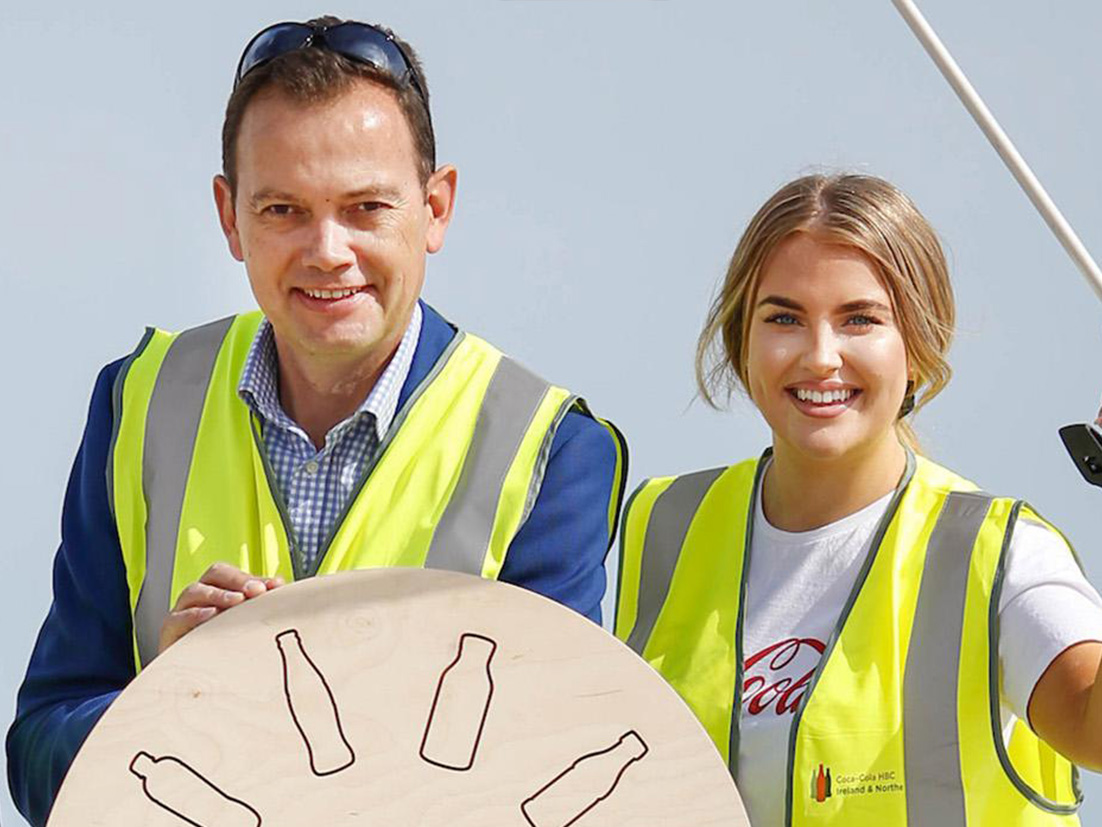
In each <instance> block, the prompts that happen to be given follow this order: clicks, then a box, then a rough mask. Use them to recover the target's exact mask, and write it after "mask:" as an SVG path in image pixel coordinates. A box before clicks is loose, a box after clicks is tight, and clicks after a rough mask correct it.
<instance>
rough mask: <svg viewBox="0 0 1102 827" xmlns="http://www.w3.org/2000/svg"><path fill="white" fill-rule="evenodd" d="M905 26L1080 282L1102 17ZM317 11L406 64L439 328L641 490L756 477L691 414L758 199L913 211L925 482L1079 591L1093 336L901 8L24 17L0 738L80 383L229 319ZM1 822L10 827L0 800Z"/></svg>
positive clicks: (4, 334) (42, 600) (1085, 536)
mask: <svg viewBox="0 0 1102 827" xmlns="http://www.w3.org/2000/svg"><path fill="white" fill-rule="evenodd" d="M921 5H922V7H923V9H924V10H925V11H926V13H927V16H928V17H929V18H930V20H931V22H932V23H933V24H934V26H935V27H936V28H937V29H938V30H939V32H940V33H941V35H942V37H943V39H944V40H945V41H946V43H947V44H948V46H949V47H950V48H951V49H952V50H953V51H954V53H955V54H956V56H957V59H958V60H959V62H960V63H961V64H962V66H963V67H964V69H965V71H966V72H968V74H969V75H970V77H971V78H972V80H973V82H974V83H975V85H976V86H977V87H978V88H979V90H980V91H981V93H982V94H983V95H984V96H985V97H986V99H987V101H988V103H989V105H990V106H991V108H992V109H993V110H994V112H995V114H996V115H997V116H998V117H999V118H1000V120H1001V121H1002V123H1003V125H1004V126H1005V127H1006V129H1007V131H1008V132H1009V133H1010V134H1011V136H1012V137H1013V138H1014V139H1015V141H1016V142H1017V143H1018V145H1019V147H1020V149H1021V150H1022V151H1023V153H1024V154H1025V155H1026V157H1027V158H1028V159H1029V160H1030V162H1031V163H1032V164H1033V166H1034V168H1035V170H1036V172H1037V173H1038V175H1039V176H1040V177H1041V179H1042V180H1043V181H1044V182H1045V183H1046V185H1047V186H1048V188H1049V190H1050V192H1051V193H1052V195H1053V196H1054V198H1055V199H1056V200H1057V202H1058V203H1059V204H1060V205H1061V207H1062V208H1063V210H1064V212H1065V214H1066V215H1067V216H1068V218H1069V219H1070V220H1071V221H1072V223H1073V224H1074V225H1075V226H1076V228H1077V229H1078V231H1079V233H1080V235H1081V236H1082V237H1083V240H1084V241H1085V243H1086V244H1087V246H1088V247H1090V248H1091V249H1093V250H1095V251H1096V252H1098V253H1099V254H1100V255H1102V187H1100V186H1099V183H1100V181H1099V179H1100V177H1102V176H1100V172H1099V168H1098V166H1097V164H1096V153H1097V147H1098V144H1099V136H1100V135H1102V117H1100V115H1099V114H1098V113H1099V107H1098V101H1099V100H1100V99H1102V95H1100V91H1102V90H1100V84H1102V52H1100V51H1099V49H1098V48H1097V33H1098V32H1099V31H1100V30H1102V6H1099V5H1098V4H1097V3H1089V2H1086V0H1065V2H1062V3H1054V4H1036V3H1026V2H1023V1H1022V0H969V2H967V3H962V2H959V0H924V2H922V3H921ZM327 11H331V12H333V13H336V14H341V15H344V16H350V17H359V18H363V19H369V20H377V21H380V22H384V23H387V24H389V25H391V26H392V27H394V28H395V29H396V30H397V31H398V32H400V33H401V34H402V35H403V36H405V37H406V38H407V39H409V40H410V41H412V42H413V44H414V45H415V46H416V47H417V48H418V49H419V50H420V52H421V54H422V56H423V58H424V62H425V65H426V68H427V71H428V78H429V83H430V86H431V89H432V93H433V100H434V116H435V123H436V128H437V133H438V136H439V155H440V158H441V159H442V160H446V161H449V162H452V163H455V164H456V165H457V166H458V168H459V171H460V188H459V205H458V213H457V216H456V219H455V222H454V224H453V225H452V228H451V231H450V234H449V238H448V242H447V246H446V248H445V250H444V251H443V252H442V253H441V254H439V255H437V256H436V257H434V258H433V259H432V260H431V261H430V264H429V276H428V284H427V289H426V295H427V297H428V299H429V300H430V301H431V302H433V303H434V304H435V305H436V306H437V307H438V308H439V309H440V310H441V311H442V312H444V313H445V315H447V316H449V317H450V318H452V319H453V320H455V321H457V322H459V323H460V324H461V325H463V326H464V327H467V328H469V329H471V330H474V331H477V332H479V333H480V334H482V335H484V336H486V337H487V338H489V339H491V340H492V341H494V342H495V343H497V344H498V345H500V346H501V347H503V348H504V349H506V350H507V351H510V352H512V353H513V354H514V355H516V356H517V357H518V358H520V359H521V360H523V361H525V362H527V363H528V364H530V365H531V366H532V367H534V368H536V369H537V370H539V372H540V373H542V374H544V375H545V376H547V377H549V378H551V379H553V380H555V381H559V382H562V383H564V384H568V385H569V386H570V387H571V388H573V389H576V390H577V391H579V392H580V393H582V394H583V395H585V396H587V397H588V398H589V400H590V402H591V403H592V405H593V407H594V408H595V409H596V410H597V411H599V412H600V413H602V414H603V415H606V416H608V417H610V418H612V419H614V420H615V421H616V422H617V423H618V424H619V425H620V426H621V427H622V429H623V430H624V431H625V432H626V433H627V435H628V437H629V439H630V441H631V445H632V458H631V459H632V467H631V484H632V485H634V484H635V482H637V481H638V480H639V479H640V478H642V477H643V476H651V475H656V474H669V473H677V472H681V471H685V470H689V469H692V468H697V467H704V466H710V465H716V464H719V463H722V462H728V461H733V460H736V459H739V458H742V457H744V456H748V455H752V454H756V453H757V452H758V451H759V450H760V449H761V448H762V447H763V446H764V445H765V444H766V441H767V437H768V433H767V431H766V429H765V427H764V425H763V424H762V423H761V422H760V420H759V419H758V417H757V415H756V414H755V413H754V412H753V411H752V410H751V409H750V408H749V407H748V406H747V404H746V403H736V405H735V409H734V410H733V411H732V412H730V413H715V412H712V411H710V410H708V409H707V408H706V407H705V406H703V405H702V404H700V403H699V402H695V403H694V402H693V395H694V386H693V381H692V356H693V348H694V344H695V341H696V336H697V332H698V329H699V326H700V324H701V322H702V320H703V317H704V314H705V311H706V307H707V304H708V301H709V298H710V296H711V295H712V291H713V289H714V286H715V283H716V280H717V279H718V278H719V277H720V275H721V274H722V272H723V268H724V265H725V262H726V259H727V258H728V256H729V255H730V252H731V250H732V248H733V246H734V244H735V241H736V239H737V237H738V234H739V232H740V230H741V228H742V227H743V225H744V224H745V222H746V221H747V219H748V218H749V216H750V215H751V214H752V212H753V211H754V210H755V209H756V207H757V206H758V205H759V204H760V202H761V201H762V200H763V199H764V198H765V197H767V196H768V195H769V194H770V193H771V192H772V191H773V189H774V188H775V187H776V186H777V185H778V184H780V183H781V182H783V181H785V180H787V179H789V178H791V177H793V176H795V175H797V174H799V173H802V172H805V171H807V170H812V169H818V168H820V167H824V166H825V167H827V168H830V169H835V168H840V167H841V168H849V169H857V170H862V171H868V172H872V173H875V174H879V175H882V176H884V177H887V178H889V179H891V180H892V181H894V182H895V183H897V184H898V185H900V186H901V187H902V188H903V189H904V190H906V191H907V192H908V193H910V195H911V196H912V197H913V198H914V199H915V201H916V202H917V203H918V205H919V206H920V208H922V209H923V210H924V212H925V213H926V215H927V216H928V217H929V218H930V220H931V221H932V222H933V224H934V225H935V226H936V227H937V228H938V230H939V232H940V234H941V237H942V239H943V240H944V242H945V244H946V246H947V248H948V249H949V251H950V254H951V263H952V266H953V272H954V277H955V286H956V291H957V297H958V302H959V316H960V326H959V334H958V338H957V342H956V345H955V347H954V350H953V354H952V361H953V365H954V367H955V370H956V377H955V379H954V381H953V383H952V384H951V385H950V386H949V388H948V390H947V391H946V392H945V393H944V394H943V396H942V397H941V398H940V399H938V400H937V401H936V402H935V403H934V404H933V405H932V406H931V408H929V409H927V410H926V411H924V412H923V413H922V414H921V415H920V416H919V418H918V423H917V424H918V427H919V430H920V433H921V434H922V436H923V437H924V439H925V443H926V446H927V448H928V451H929V453H930V454H931V455H932V456H933V457H934V458H935V459H938V460H940V461H942V462H944V463H946V464H948V465H950V466H952V467H953V468H955V469H956V470H958V471H960V472H961V473H964V474H966V475H967V476H970V477H972V478H974V479H975V480H977V481H978V482H979V483H981V484H982V485H983V486H984V487H986V488H988V489H989V490H992V491H994V492H999V493H1011V494H1016V495H1018V496H1023V497H1026V498H1028V499H1029V500H1030V501H1031V502H1033V503H1034V504H1035V505H1036V507H1037V508H1038V509H1039V510H1040V511H1041V512H1042V513H1044V514H1045V515H1047V516H1048V517H1049V518H1050V519H1051V520H1053V521H1054V522H1056V523H1057V524H1058V525H1060V526H1061V527H1062V528H1064V529H1065V530H1066V532H1067V533H1068V534H1069V535H1070V536H1071V538H1072V539H1073V540H1074V541H1075V543H1076V544H1077V546H1078V548H1079V550H1080V552H1081V555H1082V557H1083V560H1084V563H1085V565H1086V567H1087V569H1088V571H1089V573H1090V574H1091V575H1092V576H1093V577H1094V579H1095V580H1096V582H1097V581H1098V580H1099V578H1102V536H1100V532H1099V531H1098V524H1099V516H1100V515H1102V508H1100V505H1102V491H1099V490H1097V489H1091V488H1089V487H1088V486H1086V485H1085V484H1084V483H1083V482H1082V481H1081V480H1080V479H1079V477H1078V476H1077V474H1076V472H1075V469H1074V468H1073V466H1072V465H1071V463H1070V462H1069V461H1068V459H1067V457H1066V456H1065V455H1064V453H1063V449H1062V447H1061V445H1060V443H1059V441H1058V438H1057V435H1056V430H1057V428H1058V427H1059V426H1060V425H1063V424H1065V423H1067V422H1071V421H1077V420H1083V419H1086V418H1088V417H1090V416H1092V415H1093V412H1094V411H1095V410H1096V409H1097V405H1098V399H1099V396H1100V394H1102V371H1100V370H1099V369H1098V367H1097V365H1098V363H1099V354H1100V351H1102V348H1100V345H1102V342H1100V335H1099V334H1100V332H1102V306H1100V305H1099V303H1098V302H1097V301H1096V299H1095V297H1094V295H1093V294H1092V293H1091V291H1090V289H1089V288H1088V287H1087V285H1086V284H1085V283H1084V282H1082V280H1081V279H1080V277H1079V275H1078V273H1077V271H1076V270H1075V269H1074V268H1073V266H1072V264H1071V263H1070V261H1069V260H1068V259H1067V258H1066V256H1065V255H1064V253H1063V251H1062V250H1061V248H1060V247H1059V246H1058V244H1057V243H1056V241H1055V240H1054V239H1053V238H1052V237H1051V236H1050V234H1049V232H1048V230H1047V228H1046V227H1045V226H1044V224H1043V223H1042V221H1041V219H1040V218H1039V217H1038V216H1037V215H1036V214H1035V213H1034V211H1033V208H1032V207H1031V206H1030V205H1029V203H1028V201H1027V200H1026V198H1025V196H1024V195H1022V194H1021V192H1020V191H1019V190H1018V188H1017V185H1016V184H1015V183H1014V182H1013V180H1012V179H1011V177H1010V176H1009V174H1008V173H1007V172H1006V171H1005V170H1004V169H1003V167H1002V165H1001V162H1000V161H999V160H998V158H997V157H996V155H995V154H994V152H993V151H992V150H991V149H990V147H989V146H988V145H987V143H986V141H985V140H984V139H983V137H982V136H981V134H980V133H979V131H978V130H977V129H976V127H975V126H974V125H973V124H972V122H971V120H970V119H969V117H968V116H967V114H966V113H965V112H964V110H963V109H962V108H961V106H960V105H959V103H958V102H957V101H956V99H955V98H954V97H953V96H952V94H951V92H950V91H949V89H948V87H947V86H946V85H945V83H944V81H943V80H942V78H941V77H940V75H938V74H937V72H936V70H935V69H934V68H933V66H932V64H930V62H929V60H928V58H927V57H926V55H925V53H923V52H922V50H921V48H920V47H919V45H918V44H917V42H915V41H914V39H913V38H912V35H911V34H910V32H909V30H908V29H907V28H906V26H905V25H904V24H903V22H902V21H901V20H900V19H899V18H898V16H897V14H896V12H895V10H894V8H893V7H892V5H891V2H890V0H850V1H849V2H845V3H824V2H821V0H786V1H785V2H781V0H773V1H772V2H761V3H745V2H719V0H714V2H689V0H667V2H631V0H589V2H574V1H573V0H447V1H444V0H442V1H441V2H435V3H427V2H412V1H411V0H406V1H405V2H374V3H371V4H355V3H334V4H332V5H330V6H329V7H327V8H321V7H317V6H313V5H309V4H305V3H301V2H282V1H281V0H276V2H272V0H268V2H264V3H260V2H255V1H254V0H244V1H243V2H237V3H232V4H229V3H218V4H215V3H211V2H204V0H197V2H194V3H191V4H189V5H188V6H187V7H186V8H185V7H172V8H171V10H169V7H165V6H161V5H159V4H153V3H138V2H122V1H119V2H113V3H106V4H87V3H76V2H72V0H63V2H59V3H53V4H47V5H46V6H45V7H44V6H42V5H40V4H30V3H23V4H18V5H17V6H16V7H15V8H11V9H7V10H6V11H5V14H4V19H3V21H2V22H0V34H2V36H3V41H4V44H5V45H4V48H3V50H0V76H2V77H3V78H4V79H5V80H4V82H3V84H0V111H2V112H3V113H4V115H3V120H2V121H0V124H2V126H0V147H2V150H3V151H2V152H0V181H3V197H2V198H0V285H2V287H3V290H4V295H5V305H4V306H5V307H6V308H7V309H8V312H7V315H8V320H7V323H6V324H5V325H3V327H2V328H0V348H2V352H4V353H6V354H8V355H9V356H8V360H7V364H8V368H9V370H10V373H9V378H8V382H7V387H8V391H7V392H6V394H5V402H6V404H4V405H3V406H0V433H4V434H5V435H6V436H7V443H8V446H9V447H8V460H7V462H5V463H4V464H3V466H2V468H0V502H2V503H3V512H2V516H3V523H4V525H5V528H6V530H7V532H8V537H9V540H8V552H7V555H6V557H7V560H6V565H5V567H4V572H5V574H4V577H3V579H2V581H0V590H2V594H0V607H2V608H0V612H2V615H0V628H2V629H3V632H2V634H0V722H3V724H4V726H5V727H6V726H7V723H8V721H10V717H11V714H12V711H13V709H14V694H15V690H16V687H17V685H18V682H19V680H20V678H21V676H22V673H23V669H24V666H25V663H26V659H27V656H28V654H29V651H30V648H31V646H32V645H33V641H34V636H35V634H36V630H37V628H38V626H39V624H40V623H41V621H42V618H43V616H44V614H45V611H46V609H47V606H48V603H49V596H50V565H51V560H52V556H53V552H54V549H55V547H56V544H57V539H58V515H59V511H60V503H61V497H62V493H63V488H64V484H65V480H66V477H67V474H68V468H69V465H70V463H71V461H72V457H73V454H74V452H75V450H76V446H77V442H78V439H79V435H80V429H81V426H82V423H83V418H84V412H85V409H86V406H87V402H88V397H89V393H90V390H91V387H92V382H93V379H94V376H95V373H96V371H97V369H98V368H99V367H100V366H101V365H102V364H104V363H106V362H108V361H110V360H112V359H114V358H116V357H118V356H120V355H123V354H125V353H126V352H128V351H129V349H130V348H131V347H132V346H133V345H134V343H136V342H137V340H138V338H139V336H140V335H141V332H142V329H143V327H144V326H145V325H147V324H154V325H157V326H160V327H165V328H170V329H171V328H181V327H184V326H188V325H192V324H196V323H199V322H202V321H205V320H207V319H210V318H214V317H217V316H222V315H226V314H227V313H230V312H232V311H235V310H238V309H241V308H247V307H249V306H250V303H251V297H250V295H249V293H248V290H247V288H246V285H245V279H244V273H243V271H242V269H241V268H240V266H239V265H238V264H237V263H236V262H234V261H233V260H232V259H231V258H230V257H229V255H228V254H227V253H226V251H225V248H224V244H223V241H222V238H221V235H220V232H219V230H218V227H217V223H216V221H215V216H214V211H213V208H212V205H211V197H210V177H211V175H212V174H213V173H214V172H215V171H216V170H217V168H218V164H219V129H220V124H221V114H222V108H223V106H224V103H225V98H226V95H227V94H228V92H229V86H230V80H231V76H232V72H233V68H234V66H235V63H236V60H237V57H238V53H239V50H240V48H241V47H242V46H243V45H244V43H245V41H246V40H247V39H248V38H249V37H250V36H251V35H252V34H253V33H254V32H255V31H256V30H257V29H259V28H261V27H262V26H263V25H266V24H268V23H271V22H274V21H276V20H281V19H304V18H307V17H310V16H312V15H314V14H317V13H321V12H327ZM2 764H3V759H2V758H0V766H2ZM1085 786H1086V790H1087V794H1088V803H1087V805H1086V809H1085V810H1084V821H1085V822H1086V823H1091V822H1092V821H1097V820H1102V781H1100V779H1099V778H1098V777H1096V776H1091V777H1088V778H1087V780H1086V785H1085ZM1092 794H1093V795H1092ZM1092 814H1099V815H1092ZM0 822H3V823H4V824H14V823H18V822H17V819H16V816H15V812H14V810H13V808H12V807H11V804H10V801H9V799H8V795H7V790H6V785H5V787H4V789H3V792H0Z"/></svg>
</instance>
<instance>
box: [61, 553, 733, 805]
mask: <svg viewBox="0 0 1102 827" xmlns="http://www.w3.org/2000/svg"><path fill="white" fill-rule="evenodd" d="M748 823H749V822H748V821H747V820H746V816H745V812H744V810H743V807H742V804H741V802H740V800H739V797H738V793H737V791H736V789H735V786H734V783H733V782H732V780H731V778H730V775H729V774H728V772H727V769H726V767H725V766H724V762H723V760H722V758H721V757H720V756H719V754H718V753H717V752H716V750H715V748H714V747H713V745H712V743H711V741H710V740H709V738H708V736H707V735H706V733H705V732H704V730H703V728H702V727H701V726H700V724H699V723H698V722H697V721H696V719H695V718H694V717H693V715H692V713H691V712H690V711H689V709H688V707H686V706H685V705H684V704H683V703H682V702H681V700H680V699H679V698H678V697H677V695H676V694H675V693H674V692H673V690H671V689H670V688H669V686H667V685H666V683H665V682H664V681H663V680H662V679H661V678H660V677H659V676H658V675H657V674H656V673H655V672H654V671H653V670H652V669H651V668H650V667H649V666H647V664H645V663H644V662H643V661H642V660H640V659H639V658H637V657H636V656H635V655H634V654H633V653H632V652H631V651H630V650H629V649H627V647H625V646H623V645H622V644H621V643H620V642H619V641H617V640H616V639H614V638H613V637H612V636H610V635H608V634H607V633H606V632H604V631H603V630H601V629H600V628H598V627H597V626H596V625H594V624H592V623H590V622H589V621H588V620H586V619H584V618H582V617H580V616H578V615H576V614H575V613H573V612H571V611H569V610H567V609H564V608H563V607H561V606H559V605H557V604H555V603H553V602H551V601H550V600H546V599H544V598H542V597H539V596H538V595H535V594H532V593H530V592H527V591H524V590H523V589H519V588H515V587H513V586H508V585H504V584H501V583H495V582H491V581H487V580H482V579H480V578H476V577H470V576H466V575H460V574H452V573H449V572H441V571H426V570H420V569H377V570H372V571H360V572H351V573H346V574H340V575H332V576H328V577H319V578H313V579H310V580H306V581H303V582H300V583H295V584H292V585H289V586H285V587H283V588H280V589H277V590H275V591H273V592H270V593H268V594H266V595H264V596H262V597H260V598H257V599H254V600H251V601H249V602H248V603H245V604H243V605H241V606H238V607H236V608H234V609H231V610H230V611H227V612H225V613H224V614H222V615H220V616H218V617H216V618H214V619H213V620H211V621H209V622H208V623H206V624H205V625H203V626H201V627H199V628H198V629H196V630H195V631H194V632H192V633H191V634H189V635H187V636H186V637H185V638H183V639H182V640H180V641H179V642H178V643H177V644H175V645H174V646H173V647H172V648H171V649H169V650H168V651H167V652H166V653H164V654H163V655H162V656H161V657H159V658H158V659H157V660H156V661H154V663H153V664H152V665H151V666H150V667H149V668H148V669H146V670H144V671H143V672H142V673H141V674H140V675H139V676H138V678H137V679H136V680H135V681H134V682H133V683H132V684H131V685H130V686H129V687H128V688H127V689H126V691H125V692H123V693H122V694H121V695H120V696H119V697H118V699H117V700H116V701H115V702H114V703H113V704H112V705H111V707H110V708H109V709H108V711H107V713H106V714H105V715H104V716H103V719H102V720H101V721H100V723H99V724H98V725H97V726H96V728H95V729H94V730H93V732H92V734H91V735H90V736H89V738H88V740H87V742H86V743H85V745H84V747H83V748H82V750H81V752H80V754H79V755H78V756H77V758H76V761H75V762H74V763H73V766H72V768H71V770H70V772H69V774H68V776H67V777H66V779H65V783H64V784H63V786H62V788H61V791H60V793H59V795H58V798H57V802H56V804H55V806H54V810H53V813H52V814H51V817H50V821H49V825H50V827H77V825H80V827H94V825H110V827H130V825H133V826H134V827H138V825H142V827H182V825H188V824H192V825H198V827H290V826H291V825H295V826H296V827H298V826H299V825H304V824H326V825H334V827H338V826H339V825H345V824H347V825H355V824H363V825H368V824H372V825H374V824H395V825H418V827H445V825H447V827H513V826H514V825H515V827H525V826H526V825H528V827H567V825H575V824H576V825H578V827H613V825H616V827H631V826H632V825H639V826H640V827H642V825H647V826H648V827H660V825H671V827H672V825H677V826H678V827H683V825H686V824H692V825H695V826H696V827H704V826H705V825H717V827H718V825H723V827H740V825H746V824H748Z"/></svg>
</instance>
